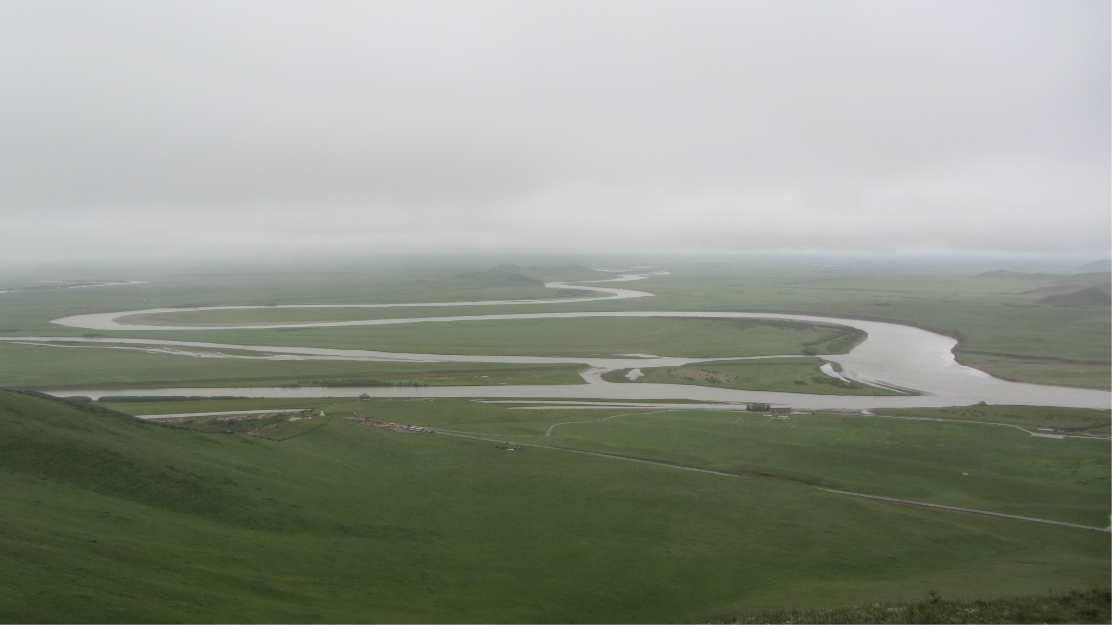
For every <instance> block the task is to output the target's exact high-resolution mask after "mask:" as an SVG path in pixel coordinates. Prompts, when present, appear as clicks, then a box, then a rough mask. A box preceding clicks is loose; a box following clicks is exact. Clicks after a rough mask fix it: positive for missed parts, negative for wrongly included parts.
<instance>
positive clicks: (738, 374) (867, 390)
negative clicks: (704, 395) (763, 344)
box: [602, 358, 902, 395]
mask: <svg viewBox="0 0 1112 625" xmlns="http://www.w3.org/2000/svg"><path fill="white" fill-rule="evenodd" d="M823 362H824V361H823V360H822V359H821V358H768V359H759V360H736V361H725V362H708V363H699V364H692V365H684V366H682V367H649V368H645V369H641V372H642V373H643V374H644V377H640V378H637V380H635V381H633V382H631V381H630V380H629V379H628V378H626V377H625V376H626V373H628V372H629V371H630V370H629V369H623V370H621V371H612V372H610V373H607V374H605V375H603V376H602V377H603V379H604V380H606V381H608V382H618V383H632V384H638V383H646V382H647V383H655V384H695V385H699V386H713V387H716V388H735V389H744V390H751V391H779V392H784V393H809V394H819V395H901V394H902V393H897V392H895V391H890V390H887V389H883V388H877V387H875V386H868V385H865V384H860V383H857V382H846V381H843V380H838V379H837V378H832V377H830V376H828V375H826V374H825V373H823V372H822V371H821V370H820V367H821V366H822V365H823Z"/></svg>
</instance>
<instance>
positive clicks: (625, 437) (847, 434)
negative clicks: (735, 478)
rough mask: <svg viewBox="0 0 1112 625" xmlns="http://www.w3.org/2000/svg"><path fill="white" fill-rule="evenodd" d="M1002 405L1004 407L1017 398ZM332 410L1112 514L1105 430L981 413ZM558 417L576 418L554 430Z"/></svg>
mask: <svg viewBox="0 0 1112 625" xmlns="http://www.w3.org/2000/svg"><path fill="white" fill-rule="evenodd" d="M998 408H1000V412H1001V413H1003V412H1006V410H1005V408H1009V407H998ZM1011 408H1014V407H1011ZM335 409H336V410H353V411H362V412H369V413H373V414H374V415H375V416H376V417H377V418H383V419H387V420H389V421H394V422H397V423H406V424H411V425H422V426H430V427H439V428H444V429H447V430H453V431H459V432H466V433H473V434H478V435H482V436H490V437H495V438H500V439H503V440H508V441H518V442H523V443H536V444H542V445H553V446H560V447H568V448H573V449H580V450H584V451H592V452H598V453H606V454H614V455H619V456H629V457H635V458H649V459H654V460H660V461H664V462H670V463H676V464H681V465H684V466H692V467H697V468H701V469H710V470H714V471H724V472H727V473H737V474H744V475H753V476H766V477H770V478H774V479H777V480H784V481H789V482H796V483H800V484H810V485H815V486H821V487H824V488H833V489H837V490H848V491H855V492H863V493H867V494H872V495H881V496H885V497H895V498H897V499H910V500H913V501H925V502H928V503H936V504H941V505H950V506H957V507H963V508H974V509H979V510H990V511H994V512H1001V513H1005V514H1016V515H1020V516H1033V517H1037V518H1045V519H1052V520H1058V521H1066V522H1071V523H1080V524H1087V525H1093V526H1100V527H1106V526H1107V525H1108V524H1109V521H1110V519H1109V513H1110V512H1112V493H1110V482H1109V473H1110V469H1112V467H1110V465H1109V447H1108V440H1107V439H1106V438H1105V439H1097V440H1081V439H1064V440H1057V439H1046V438H1035V437H1032V436H1031V435H1030V434H1028V433H1026V432H1023V431H1021V430H1018V429H1015V428H1011V427H1007V426H996V425H985V424H982V423H939V422H929V421H909V420H903V419H892V418H885V417H866V416H861V415H842V414H816V415H799V414H795V415H791V416H790V417H789V418H777V417H769V416H765V415H761V414H754V413H746V412H736V413H735V412H729V413H723V412H716V411H685V410H683V409H682V407H677V409H676V410H670V411H658V410H654V411H644V410H629V409H625V410H622V409H613V410H611V409H606V410H556V409H553V410H512V409H509V408H505V407H501V406H494V405H489V404H480V403H477V402H471V401H464V400H436V401H428V400H425V401H404V400H383V401H372V402H353V403H350V404H346V405H345V404H337V405H336V407H335ZM1040 410H1041V414H1043V415H1044V420H1048V421H1051V422H1055V419H1053V417H1054V415H1055V414H1056V413H1058V411H1060V410H1061V411H1062V413H1061V420H1060V421H1059V422H1071V423H1072V422H1077V421H1085V422H1090V423H1092V422H1097V421H1103V422H1104V423H1107V422H1108V421H1109V413H1108V411H1099V410H1088V411H1085V410H1079V409H1057V408H1042V409H1040ZM1016 412H1023V409H1022V408H1019V409H1017V410H1016ZM614 415H623V416H614ZM607 417H609V418H607ZM1067 420H1068V421H1067ZM558 423H568V424H567V425H559V426H558V427H556V428H554V429H553V430H552V434H551V435H550V436H546V435H545V433H546V431H547V430H548V428H549V427H551V426H552V425H554V424H558ZM965 474H968V475H965Z"/></svg>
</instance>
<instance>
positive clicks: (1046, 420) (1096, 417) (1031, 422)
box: [876, 406, 1112, 434]
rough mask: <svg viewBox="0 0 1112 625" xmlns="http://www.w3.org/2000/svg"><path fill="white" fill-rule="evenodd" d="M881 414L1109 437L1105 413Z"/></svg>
mask: <svg viewBox="0 0 1112 625" xmlns="http://www.w3.org/2000/svg"><path fill="white" fill-rule="evenodd" d="M876 413H877V414H881V415H892V416H904V417H926V418H929V419H957V420H961V421H981V422H990V423H1010V424H1013V425H1020V426H1030V427H1048V428H1054V429H1056V430H1062V431H1063V432H1068V431H1070V430H1078V431H1082V432H1093V433H1103V434H1108V428H1109V425H1110V424H1112V420H1110V419H1109V412H1108V411H1107V410H1086V409H1084V408H1047V407H1042V406H963V407H958V408H905V409H890V408H885V409H880V410H877V411H876Z"/></svg>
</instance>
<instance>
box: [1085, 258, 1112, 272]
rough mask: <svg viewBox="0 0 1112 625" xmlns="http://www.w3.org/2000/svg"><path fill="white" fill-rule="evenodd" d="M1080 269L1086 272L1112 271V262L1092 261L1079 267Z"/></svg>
mask: <svg viewBox="0 0 1112 625" xmlns="http://www.w3.org/2000/svg"><path fill="white" fill-rule="evenodd" d="M1081 268H1082V269H1085V270H1087V271H1112V260H1107V259H1106V260H1094V261H1093V262H1091V263H1085V264H1084V265H1081Z"/></svg>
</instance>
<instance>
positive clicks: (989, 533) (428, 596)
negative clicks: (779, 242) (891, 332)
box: [0, 391, 1109, 622]
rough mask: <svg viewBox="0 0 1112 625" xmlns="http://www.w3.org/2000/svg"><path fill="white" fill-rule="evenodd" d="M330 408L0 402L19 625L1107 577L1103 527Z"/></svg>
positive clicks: (1001, 590)
mask: <svg viewBox="0 0 1112 625" xmlns="http://www.w3.org/2000/svg"><path fill="white" fill-rule="evenodd" d="M185 403H189V402H185ZM322 403H323V402H322ZM396 403H397V404H398V405H399V406H402V405H405V406H410V405H412V406H413V410H417V411H418V412H420V408H419V406H420V405H421V404H422V402H408V403H405V402H396ZM429 403H432V402H429ZM458 403H459V404H460V405H464V403H463V402H458ZM93 406H95V404H94V405H93ZM364 406H365V409H366V410H370V411H372V412H373V411H375V410H378V408H376V407H375V406H376V404H374V402H371V403H367V404H365V405H364ZM322 408H323V409H324V410H325V412H327V413H329V414H331V415H332V418H331V419H327V418H326V420H325V425H322V426H314V429H311V430H309V429H307V428H302V430H300V431H303V432H306V433H304V434H303V435H301V436H297V437H294V438H287V439H286V440H283V441H277V440H260V439H258V438H254V437H251V436H248V435H246V434H224V433H222V432H216V433H204V432H199V431H194V430H191V429H186V428H174V427H167V426H162V425H156V424H153V423H150V422H142V421H139V420H135V419H132V418H130V417H127V416H124V415H122V414H119V413H115V412H112V411H109V410H105V409H102V408H101V409H98V408H95V407H90V406H80V405H74V404H67V403H64V402H59V401H56V400H51V399H46V398H42V397H36V396H30V395H25V394H16V393H12V392H6V391H0V473H2V475H0V484H3V489H0V497H2V501H0V588H3V589H4V591H3V592H2V593H0V621H5V622H13V621H14V622H28V621H34V622H167V621H189V622H241V621H242V622H447V621H450V622H479V621H482V622H571V621H575V622H625V621H628V622H669V621H685V620H698V619H701V618H710V617H712V616H714V615H721V614H727V613H733V612H738V611H742V610H756V609H781V608H787V607H792V608H800V607H807V606H819V605H826V604H830V603H844V602H861V601H873V600H888V599H892V600H895V599H899V598H901V597H904V598H907V597H921V596H922V593H923V592H924V590H925V589H927V588H930V589H935V590H938V591H939V592H941V593H943V595H944V596H946V597H954V598H958V597H966V598H978V597H992V596H1006V595H1013V594H1016V593H1019V592H1045V591H1046V590H1047V589H1048V588H1049V589H1053V590H1069V589H1076V588H1086V587H1090V586H1092V585H1093V584H1097V583H1101V582H1102V580H1104V579H1105V578H1106V577H1107V572H1108V565H1109V559H1108V553H1109V536H1108V534H1105V533H1101V532H1094V531H1088V530H1077V529H1072V528H1065V527H1055V526H1049V525H1042V524H1033V523H1023V522H1017V521H1010V520H1004V519H990V518H985V517H977V516H970V515H962V514H952V513H939V512H936V511H930V510H923V509H918V508H908V507H901V506H894V505H890V504H885V503H882V502H873V501H868V500H860V499H856V498H849V497H842V496H838V495H834V494H831V493H826V492H823V491H820V490H817V489H815V488H813V487H810V486H807V485H803V484H798V483H794V482H790V481H785V480H774V479H747V478H742V477H727V476H721V475H711V474H705V473H695V472H691V471H683V470H677V469H675V468H673V467H669V466H661V465H653V464H644V463H634V462H625V461H622V460H619V459H614V458H605V457H598V456H590V455H585V454H581V453H574V452H570V451H565V450H554V449H553V450H548V449H538V448H520V449H517V450H515V451H513V452H510V451H506V450H505V449H504V447H505V446H504V445H497V444H493V443H489V442H484V441H479V440H468V439H462V438H454V437H448V436H439V435H431V434H408V433H402V432H397V431H390V430H387V429H383V428H372V427H367V426H364V425H361V424H359V423H355V422H351V421H347V420H345V419H344V418H343V414H340V413H337V412H336V411H339V410H343V411H348V410H350V405H349V406H347V407H344V406H336V407H328V406H326V405H316V406H314V409H315V410H319V409H322ZM491 410H494V408H492V409H491ZM498 410H504V409H498ZM410 412H412V410H411V411H410ZM399 414H401V413H399ZM414 414H416V413H414ZM506 414H509V415H513V414H517V415H520V417H519V418H521V419H531V418H533V417H532V416H530V415H528V414H522V413H520V411H519V412H509V411H507V412H506ZM548 416H549V417H552V416H553V415H548ZM565 420H570V419H566V418H565ZM299 423H304V422H299ZM294 425H297V424H294ZM299 427H301V426H299ZM692 435H694V433H692ZM960 435H961V436H968V435H969V434H967V433H962V434H960ZM645 440H648V439H641V440H634V439H631V440H630V443H629V444H630V445H631V446H637V445H645V444H647V443H646V442H643V441H645ZM1055 442H1057V441H1055ZM1082 443H1087V444H1093V445H1098V444H1099V443H1096V442H1092V443H1088V442H1086V441H1082ZM646 453H653V452H652V451H651V450H648V449H646Z"/></svg>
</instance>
